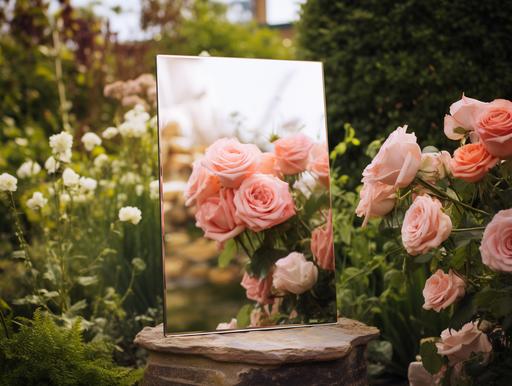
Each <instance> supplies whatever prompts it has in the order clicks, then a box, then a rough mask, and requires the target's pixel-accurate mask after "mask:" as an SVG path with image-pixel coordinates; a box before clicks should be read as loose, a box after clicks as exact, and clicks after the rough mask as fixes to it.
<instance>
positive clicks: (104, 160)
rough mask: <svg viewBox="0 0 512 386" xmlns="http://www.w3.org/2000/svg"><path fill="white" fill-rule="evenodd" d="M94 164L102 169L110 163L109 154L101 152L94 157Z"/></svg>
mask: <svg viewBox="0 0 512 386" xmlns="http://www.w3.org/2000/svg"><path fill="white" fill-rule="evenodd" d="M93 162H94V166H95V167H97V168H98V169H101V168H102V167H103V166H105V165H106V164H108V156H107V155H106V154H100V155H98V156H97V157H96V158H94V161H93Z"/></svg>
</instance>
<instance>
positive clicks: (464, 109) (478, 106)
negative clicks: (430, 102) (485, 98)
mask: <svg viewBox="0 0 512 386" xmlns="http://www.w3.org/2000/svg"><path fill="white" fill-rule="evenodd" d="M486 105H487V103H486V102H480V101H479V100H476V99H473V98H468V97H467V96H465V95H462V98H461V99H460V100H458V101H457V102H455V103H453V104H452V105H451V106H450V115H445V116H444V133H445V134H446V136H447V137H448V138H450V139H453V140H459V139H462V138H464V133H456V132H455V129H457V128H459V127H461V128H463V129H465V130H466V131H469V132H471V131H473V130H475V129H476V126H477V124H478V117H479V116H480V114H481V112H482V109H483V108H484V107H485V106H486Z"/></svg>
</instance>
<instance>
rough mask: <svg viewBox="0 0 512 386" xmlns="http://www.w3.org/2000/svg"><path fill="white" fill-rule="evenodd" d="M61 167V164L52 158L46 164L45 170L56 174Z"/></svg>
mask: <svg viewBox="0 0 512 386" xmlns="http://www.w3.org/2000/svg"><path fill="white" fill-rule="evenodd" d="M59 166H60V163H59V162H57V160H56V159H55V158H53V157H52V156H50V157H49V158H48V159H47V160H46V162H45V163H44V168H45V169H46V170H47V171H48V173H49V174H53V173H55V172H56V171H57V170H58V169H59Z"/></svg>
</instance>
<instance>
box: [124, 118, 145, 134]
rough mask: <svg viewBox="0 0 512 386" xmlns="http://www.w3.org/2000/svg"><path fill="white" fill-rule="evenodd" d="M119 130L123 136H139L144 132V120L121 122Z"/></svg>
mask: <svg viewBox="0 0 512 386" xmlns="http://www.w3.org/2000/svg"><path fill="white" fill-rule="evenodd" d="M119 132H120V133H121V135H122V136H123V137H127V138H140V137H142V136H143V135H144V134H145V133H146V122H145V121H142V120H136V119H134V120H130V121H125V122H123V123H121V125H120V126H119Z"/></svg>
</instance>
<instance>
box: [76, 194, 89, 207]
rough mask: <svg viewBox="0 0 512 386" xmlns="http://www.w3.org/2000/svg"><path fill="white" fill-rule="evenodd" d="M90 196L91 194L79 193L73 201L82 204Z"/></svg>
mask: <svg viewBox="0 0 512 386" xmlns="http://www.w3.org/2000/svg"><path fill="white" fill-rule="evenodd" d="M89 198H90V196H88V195H87V194H84V193H80V194H77V195H76V196H74V198H73V201H74V202H76V203H78V204H81V203H84V202H86V201H87V200H88V199H89Z"/></svg>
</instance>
